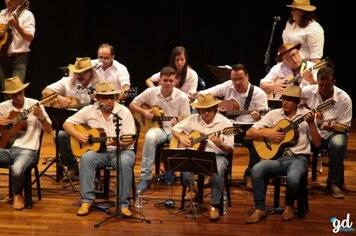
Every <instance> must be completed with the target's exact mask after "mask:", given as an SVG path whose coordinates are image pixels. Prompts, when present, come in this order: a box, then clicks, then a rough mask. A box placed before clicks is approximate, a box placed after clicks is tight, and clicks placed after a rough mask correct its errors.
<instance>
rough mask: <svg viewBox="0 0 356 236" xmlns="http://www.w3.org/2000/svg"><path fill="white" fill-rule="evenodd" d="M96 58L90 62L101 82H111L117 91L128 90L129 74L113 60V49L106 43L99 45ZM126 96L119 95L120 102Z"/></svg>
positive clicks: (124, 67) (121, 65)
mask: <svg viewBox="0 0 356 236" xmlns="http://www.w3.org/2000/svg"><path fill="white" fill-rule="evenodd" d="M97 56H98V58H97V59H95V60H92V61H91V62H92V64H93V65H98V66H96V68H97V69H96V73H97V74H98V77H99V80H100V81H101V82H111V83H113V84H114V86H115V88H116V89H117V90H118V91H121V90H128V89H130V74H129V72H128V70H127V68H126V66H124V65H123V64H121V63H119V62H118V61H117V60H115V49H114V47H113V46H112V45H110V44H108V43H103V44H101V45H99V47H98V50H97ZM126 97H127V96H126V94H124V93H122V94H120V100H124V99H126Z"/></svg>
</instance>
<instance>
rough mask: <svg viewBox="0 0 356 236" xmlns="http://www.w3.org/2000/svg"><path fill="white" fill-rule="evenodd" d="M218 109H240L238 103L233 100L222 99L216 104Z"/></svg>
mask: <svg viewBox="0 0 356 236" xmlns="http://www.w3.org/2000/svg"><path fill="white" fill-rule="evenodd" d="M218 109H219V110H222V111H238V110H240V104H239V103H238V102H236V101H235V100H232V99H231V100H223V101H222V102H221V103H219V105H218Z"/></svg>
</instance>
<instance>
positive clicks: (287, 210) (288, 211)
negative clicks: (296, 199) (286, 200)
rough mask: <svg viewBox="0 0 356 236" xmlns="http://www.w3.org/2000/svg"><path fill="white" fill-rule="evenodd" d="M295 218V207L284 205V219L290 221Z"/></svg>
mask: <svg viewBox="0 0 356 236" xmlns="http://www.w3.org/2000/svg"><path fill="white" fill-rule="evenodd" d="M293 218H294V208H293V207H292V206H287V205H285V206H284V210H283V213H282V220H285V221H288V220H291V219H293Z"/></svg>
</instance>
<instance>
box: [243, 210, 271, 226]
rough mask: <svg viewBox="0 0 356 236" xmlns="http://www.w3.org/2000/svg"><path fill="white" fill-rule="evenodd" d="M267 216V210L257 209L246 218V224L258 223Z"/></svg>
mask: <svg viewBox="0 0 356 236" xmlns="http://www.w3.org/2000/svg"><path fill="white" fill-rule="evenodd" d="M266 216H267V211H266V210H261V209H255V210H254V211H253V212H252V214H251V215H250V216H249V217H248V218H247V219H246V224H254V223H258V222H260V221H261V220H263V219H265V218H266Z"/></svg>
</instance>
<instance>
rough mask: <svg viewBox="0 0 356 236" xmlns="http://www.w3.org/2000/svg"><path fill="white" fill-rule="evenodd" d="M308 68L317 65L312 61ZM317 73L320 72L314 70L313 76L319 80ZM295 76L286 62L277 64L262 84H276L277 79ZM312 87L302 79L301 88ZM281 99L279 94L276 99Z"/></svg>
mask: <svg viewBox="0 0 356 236" xmlns="http://www.w3.org/2000/svg"><path fill="white" fill-rule="evenodd" d="M306 63H307V66H306V69H309V68H311V67H313V66H314V65H315V63H313V62H311V61H307V62H306ZM317 73H318V70H313V71H312V74H313V77H314V79H316V78H317ZM291 74H293V71H292V70H291V69H290V68H289V66H287V65H286V64H285V63H284V62H280V63H277V64H276V65H274V66H273V67H272V68H271V70H270V71H269V72H268V74H267V75H266V76H265V77H264V78H263V79H261V81H260V84H261V83H272V84H273V83H275V81H276V80H277V79H284V78H285V77H286V76H288V75H291ZM307 85H310V84H309V82H308V81H306V80H305V79H302V81H301V82H300V84H299V86H300V87H301V88H303V87H305V86H307ZM280 98H281V94H280V93H277V94H276V96H275V98H274V99H280Z"/></svg>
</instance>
